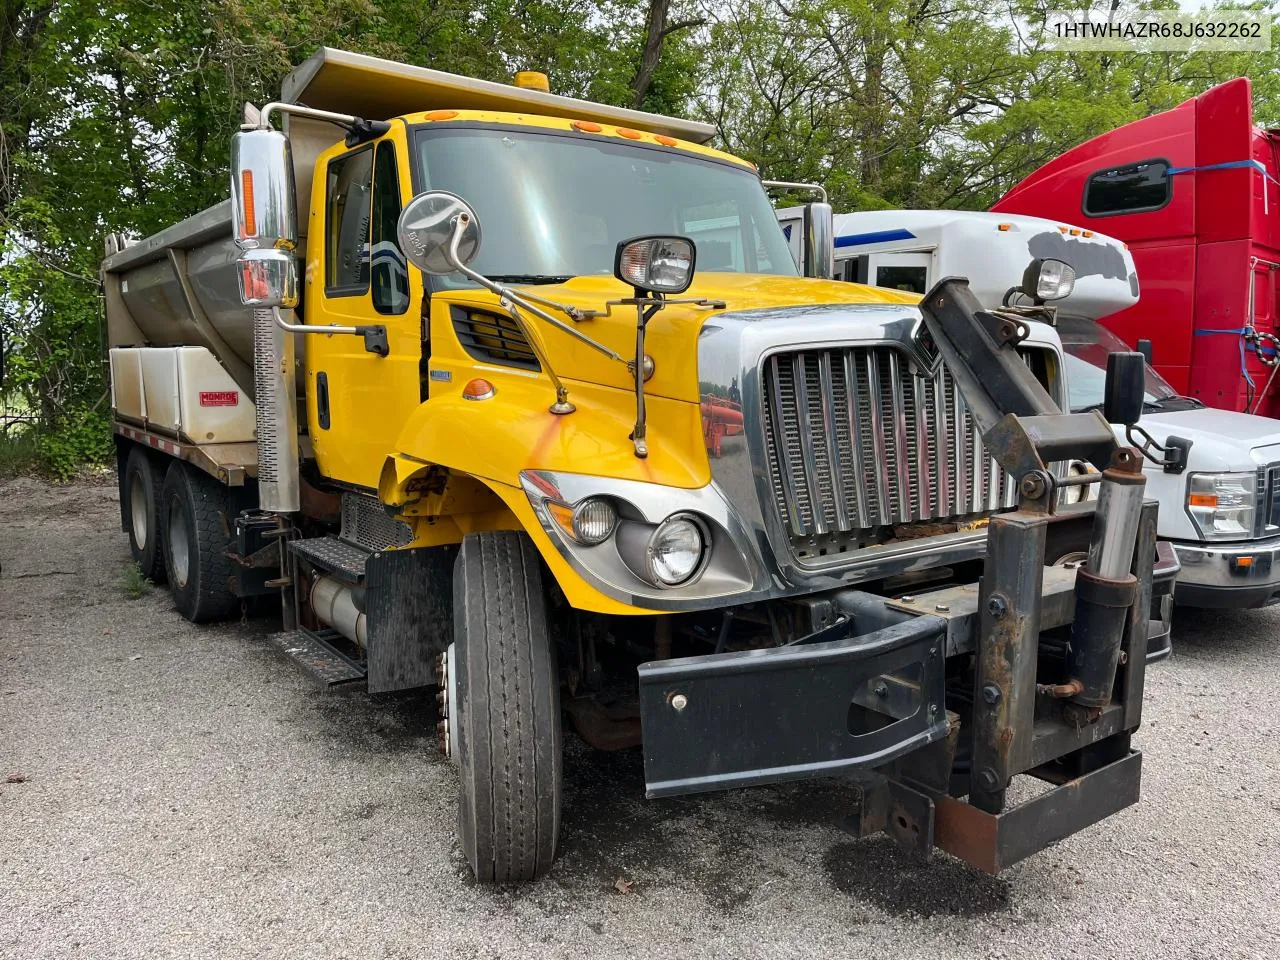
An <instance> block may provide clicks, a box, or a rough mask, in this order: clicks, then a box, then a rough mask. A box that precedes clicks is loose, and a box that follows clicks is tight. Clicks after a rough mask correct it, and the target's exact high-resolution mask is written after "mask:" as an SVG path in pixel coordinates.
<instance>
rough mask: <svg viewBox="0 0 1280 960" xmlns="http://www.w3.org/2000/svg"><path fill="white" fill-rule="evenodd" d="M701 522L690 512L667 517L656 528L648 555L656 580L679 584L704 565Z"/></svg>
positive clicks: (653, 577)
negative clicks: (690, 515) (691, 515)
mask: <svg viewBox="0 0 1280 960" xmlns="http://www.w3.org/2000/svg"><path fill="white" fill-rule="evenodd" d="M706 543H707V539H706V535H705V534H704V533H703V530H702V525H701V524H700V523H698V522H697V521H696V520H694V519H693V518H692V517H689V516H680V515H676V516H674V517H668V518H667V519H666V520H664V521H662V523H661V524H659V525H658V529H657V530H655V531H653V536H651V537H650V538H649V546H648V549H647V550H646V551H645V557H646V561H647V566H648V569H649V573H650V574H651V576H652V579H653V581H654V583H661V584H665V585H666V586H668V587H674V586H678V585H679V584H682V583H684V582H685V581H686V580H688V579H690V578H691V577H692V576H693V575H694V574H695V573H697V572H698V571H699V569H700V568H701V567H702V558H703V555H704V553H705V552H706Z"/></svg>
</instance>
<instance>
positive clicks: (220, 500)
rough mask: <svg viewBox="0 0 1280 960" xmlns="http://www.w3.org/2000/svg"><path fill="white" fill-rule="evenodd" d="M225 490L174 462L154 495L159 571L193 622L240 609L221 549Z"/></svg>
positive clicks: (225, 541)
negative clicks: (161, 541) (160, 536)
mask: <svg viewBox="0 0 1280 960" xmlns="http://www.w3.org/2000/svg"><path fill="white" fill-rule="evenodd" d="M230 500H231V498H230V495H229V493H228V491H227V488H226V487H224V486H222V485H221V484H220V483H218V482H216V481H215V480H214V479H213V478H212V477H209V476H206V475H205V474H203V473H199V472H197V471H196V470H194V469H192V468H191V467H188V466H187V465H186V464H184V463H182V462H181V461H177V460H175V461H174V462H173V463H172V464H170V465H169V471H168V473H166V474H165V478H164V488H163V490H162V492H161V495H160V503H161V510H160V523H161V530H162V531H163V532H164V538H165V550H164V563H165V572H166V574H167V575H168V577H169V592H170V593H172V594H173V603H174V606H176V607H177V608H178V612H179V613H180V614H182V615H183V616H184V617H186V618H187V619H188V620H190V621H192V622H193V623H206V622H208V621H211V620H225V619H226V618H227V617H229V616H231V614H233V613H234V612H235V611H236V610H238V609H239V608H240V600H239V598H238V597H236V596H235V594H233V593H232V592H231V585H230V580H231V561H230V560H229V559H228V558H227V551H228V550H229V549H230V547H231V538H230V537H229V536H228V534H227V533H226V532H224V531H227V530H229V528H230V525H231V523H232V522H233V518H232V517H231V516H230V515H229V507H230Z"/></svg>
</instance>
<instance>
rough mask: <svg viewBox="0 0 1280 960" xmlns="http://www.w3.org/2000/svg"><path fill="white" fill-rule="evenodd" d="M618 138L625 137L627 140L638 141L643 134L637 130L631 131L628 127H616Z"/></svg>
mask: <svg viewBox="0 0 1280 960" xmlns="http://www.w3.org/2000/svg"><path fill="white" fill-rule="evenodd" d="M618 136H620V137H626V138H627V139H628V140H639V139H640V138H641V137H642V136H644V134H642V133H641V132H640V131H639V130H632V129H631V128H630V127H618Z"/></svg>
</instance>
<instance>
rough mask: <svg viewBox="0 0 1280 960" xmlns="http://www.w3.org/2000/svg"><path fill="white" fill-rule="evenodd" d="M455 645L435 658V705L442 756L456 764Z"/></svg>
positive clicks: (456, 675) (456, 685) (456, 691)
mask: <svg viewBox="0 0 1280 960" xmlns="http://www.w3.org/2000/svg"><path fill="white" fill-rule="evenodd" d="M455 647H456V644H453V643H451V644H449V646H448V648H447V649H446V650H445V652H444V653H441V654H439V655H438V656H437V657H436V682H437V683H438V685H439V690H438V691H437V692H436V703H438V704H439V705H440V722H439V723H438V724H437V725H436V728H437V730H438V731H439V733H440V748H441V749H442V750H443V751H444V755H445V756H446V757H448V758H449V759H450V760H452V761H453V763H454V765H455V766H457V764H458V720H457V717H456V716H455V714H456V711H457V709H458V708H457V703H458V671H457V668H456V667H455V666H454V657H453V651H454V648H455Z"/></svg>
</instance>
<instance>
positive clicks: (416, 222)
mask: <svg viewBox="0 0 1280 960" xmlns="http://www.w3.org/2000/svg"><path fill="white" fill-rule="evenodd" d="M463 218H465V221H464V223H463V228H462V234H461V236H460V238H459V239H458V242H457V243H456V244H455V243H454V239H453V238H454V231H455V230H456V228H457V225H458V222H459V220H461V219H463ZM396 236H397V237H398V238H399V240H400V249H401V250H403V251H404V255H405V257H406V258H407V259H408V261H409V262H410V263H412V264H413V265H414V266H415V267H417V268H418V269H419V270H421V271H422V272H423V273H429V274H431V275H432V276H444V275H445V274H449V273H457V272H458V271H459V269H460V268H461V267H464V266H467V265H469V264H470V263H471V261H472V260H474V259H475V258H476V254H477V253H479V252H480V218H479V217H477V216H476V212H475V211H474V210H472V209H471V207H470V205H469V204H468V203H467V201H465V200H463V199H462V198H461V197H459V196H457V195H455V194H452V193H449V192H448V191H447V190H429V191H427V192H426V193H420V194H418V195H417V196H416V197H414V198H413V199H412V200H410V201H409V202H408V203H407V204H405V208H404V210H403V211H401V213H400V221H399V223H397V224H396Z"/></svg>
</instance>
